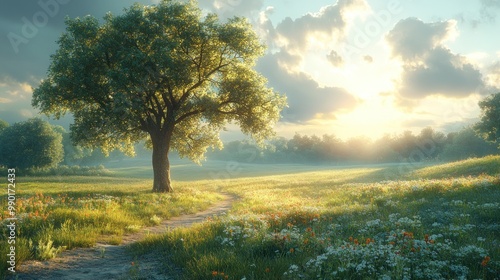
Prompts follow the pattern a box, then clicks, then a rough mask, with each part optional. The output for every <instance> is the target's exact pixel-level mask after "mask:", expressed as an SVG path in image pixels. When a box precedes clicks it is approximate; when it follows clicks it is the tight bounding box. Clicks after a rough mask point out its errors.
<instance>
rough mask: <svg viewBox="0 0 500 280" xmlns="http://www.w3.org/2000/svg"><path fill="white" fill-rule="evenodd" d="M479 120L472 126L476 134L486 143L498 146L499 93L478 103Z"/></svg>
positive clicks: (499, 140) (499, 133) (499, 135)
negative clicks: (479, 110)
mask: <svg viewBox="0 0 500 280" xmlns="http://www.w3.org/2000/svg"><path fill="white" fill-rule="evenodd" d="M479 108H481V120H480V121H479V122H478V123H477V124H476V125H475V126H474V129H475V130H476V132H477V133H478V134H479V135H481V136H482V137H483V138H484V139H485V140H486V141H490V142H494V143H497V144H498V145H499V146H500V93H496V94H493V95H490V96H488V97H486V98H485V99H484V100H482V101H480V102H479Z"/></svg>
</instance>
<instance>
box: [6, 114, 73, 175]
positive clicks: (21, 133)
mask: <svg viewBox="0 0 500 280" xmlns="http://www.w3.org/2000/svg"><path fill="white" fill-rule="evenodd" d="M61 141H62V136H61V134H60V133H57V132H55V131H54V130H53V129H52V126H51V125H50V124H49V123H48V122H45V121H42V120H40V119H38V118H35V119H30V120H28V121H25V122H20V123H15V124H14V125H12V126H9V127H7V128H5V129H4V130H3V132H2V133H1V134H0V164H2V165H5V166H8V167H16V168H20V169H28V168H34V167H36V168H46V167H53V166H56V165H57V164H58V163H59V162H61V160H62V159H63V147H62V143H61Z"/></svg>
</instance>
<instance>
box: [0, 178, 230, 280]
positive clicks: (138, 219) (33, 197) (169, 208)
mask: <svg viewBox="0 0 500 280" xmlns="http://www.w3.org/2000/svg"><path fill="white" fill-rule="evenodd" d="M151 184H152V182H151V180H144V179H133V178H112V177H65V176H52V177H39V178H37V177H29V178H28V177H18V178H17V180H16V207H15V208H16V212H17V218H18V220H17V232H16V238H17V239H16V250H17V254H16V264H17V265H20V264H22V263H23V262H24V261H26V260H28V259H40V260H43V259H47V258H52V257H54V256H55V255H56V254H57V252H60V251H61V250H64V249H71V248H75V247H91V246H93V245H95V243H96V242H97V241H98V240H100V241H107V242H109V243H112V244H117V243H120V242H121V236H122V235H123V234H124V233H126V232H129V231H136V230H137V229H138V228H140V227H143V226H150V225H155V224H157V223H158V220H159V218H161V219H168V218H170V217H173V216H179V215H182V214H185V213H195V212H198V211H201V210H204V209H206V208H208V207H209V206H210V205H211V204H213V203H215V202H216V201H218V200H220V199H221V198H222V196H220V195H218V194H217V193H215V192H213V191H206V190H203V189H204V188H203V187H202V188H201V189H197V188H196V186H191V185H190V184H189V183H178V184H176V186H177V189H176V192H175V193H172V194H153V193H151ZM206 189H209V188H206ZM0 209H4V210H5V211H1V212H0V223H1V229H0V231H1V232H2V234H1V236H2V237H0V248H2V249H1V253H2V254H1V255H0V260H1V262H0V269H1V273H0V278H3V276H5V275H4V274H5V272H6V270H7V263H6V257H7V256H6V254H7V253H8V252H7V251H6V250H7V249H8V248H9V247H10V245H9V246H7V245H8V244H7V239H6V238H7V233H8V232H7V227H6V225H5V224H7V223H8V221H7V220H6V219H7V218H9V217H10V215H9V213H8V212H7V211H6V210H7V196H6V195H3V196H1V199H0Z"/></svg>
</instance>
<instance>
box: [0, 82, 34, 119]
mask: <svg viewBox="0 0 500 280" xmlns="http://www.w3.org/2000/svg"><path fill="white" fill-rule="evenodd" d="M31 96H32V90H31V86H30V85H28V84H26V83H19V82H17V81H15V80H13V79H7V78H4V79H3V80H2V81H1V82H0V119H2V120H5V121H7V122H9V123H14V122H18V121H21V120H26V119H28V118H30V117H33V116H34V115H35V111H34V110H33V108H32V107H31Z"/></svg>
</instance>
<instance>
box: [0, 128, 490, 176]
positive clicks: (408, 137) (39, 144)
mask: <svg viewBox="0 0 500 280" xmlns="http://www.w3.org/2000/svg"><path fill="white" fill-rule="evenodd" d="M144 146H145V145H144V142H141V143H139V144H137V145H136V146H135V150H136V154H137V155H138V156H140V157H148V158H150V157H151V154H150V152H149V151H147V149H146V148H145V147H144ZM492 154H499V149H498V148H497V144H495V143H494V142H488V141H486V140H484V138H482V137H481V136H479V135H478V134H477V133H476V132H475V130H474V129H473V127H466V128H464V129H462V130H461V131H459V132H454V133H448V134H444V133H442V132H438V131H435V130H434V129H432V128H425V129H423V130H422V131H420V133H419V134H417V135H415V134H413V133H412V132H411V131H404V132H403V133H401V134H398V135H384V136H383V137H381V138H379V139H377V140H371V139H369V138H367V137H355V138H351V139H348V140H346V141H344V140H342V139H340V138H338V137H336V136H334V135H329V134H325V135H323V136H321V137H319V136H316V135H312V136H308V135H301V134H295V136H294V137H293V138H291V139H286V138H283V137H280V138H275V139H273V140H270V141H268V142H266V144H265V146H264V147H258V146H257V145H256V144H254V143H253V142H250V141H248V140H242V141H232V142H229V143H226V144H225V145H224V149H222V150H215V151H212V152H209V153H208V154H207V158H208V159H212V160H234V161H239V162H249V163H250V162H254V163H327V164H345V163H389V162H401V161H409V162H422V161H454V160H461V159H466V158H470V157H483V156H486V155H492ZM125 158H127V156H126V155H125V154H124V153H122V152H120V151H117V150H115V151H112V152H111V153H110V154H109V155H108V156H106V155H105V154H104V152H103V151H101V150H100V149H94V150H90V149H86V148H81V147H78V146H75V145H74V144H73V142H72V141H71V137H70V133H69V132H67V131H66V130H65V129H64V128H63V127H61V126H52V125H50V124H49V123H48V122H46V121H42V120H40V119H38V118H34V119H30V120H28V121H25V122H20V123H15V124H13V125H12V126H9V124H8V123H6V122H4V121H2V120H0V167H1V166H4V167H9V168H13V167H15V168H19V169H24V170H28V169H36V170H43V169H45V170H47V169H50V168H55V167H57V166H59V167H60V166H67V167H71V166H93V165H99V164H103V163H106V162H109V161H117V160H123V159H125ZM65 168H66V167H65ZM63 169H64V168H63ZM66 169H67V168H66ZM66 169H64V170H66ZM80 171H81V170H76V171H75V170H73V169H68V170H66V171H65V172H66V173H68V174H70V173H71V172H73V173H75V172H76V173H78V172H80ZM57 172H59V171H57Z"/></svg>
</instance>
